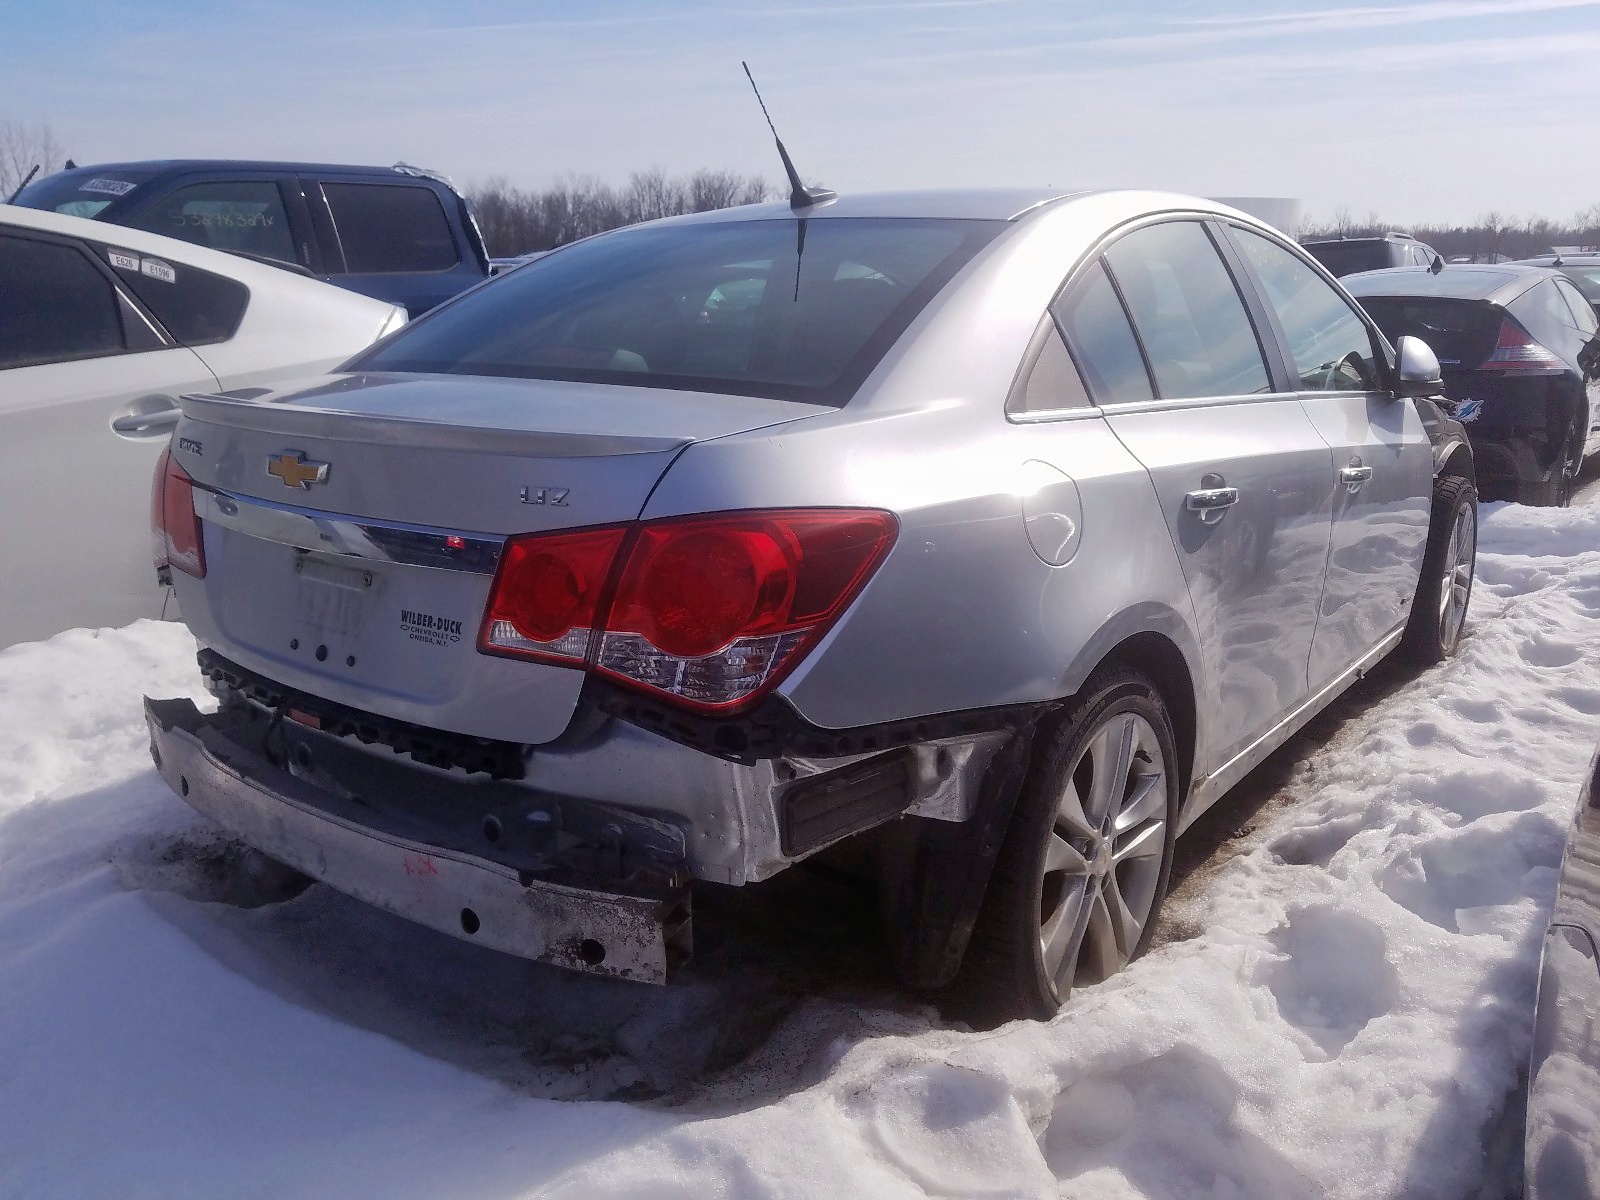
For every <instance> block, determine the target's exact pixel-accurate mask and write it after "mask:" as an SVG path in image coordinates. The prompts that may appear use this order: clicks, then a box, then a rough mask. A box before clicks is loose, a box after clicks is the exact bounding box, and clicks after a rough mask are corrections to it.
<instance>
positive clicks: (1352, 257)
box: [1301, 242, 1395, 275]
mask: <svg viewBox="0 0 1600 1200" xmlns="http://www.w3.org/2000/svg"><path fill="white" fill-rule="evenodd" d="M1301 249H1303V250H1304V251H1305V252H1306V253H1307V254H1309V255H1311V257H1312V258H1314V259H1316V260H1317V261H1318V262H1319V263H1321V264H1322V265H1323V266H1325V267H1327V268H1328V271H1329V272H1330V273H1331V274H1333V275H1353V274H1355V273H1356V272H1357V271H1378V270H1382V269H1383V268H1384V267H1392V266H1394V265H1395V264H1394V260H1393V259H1392V258H1391V257H1390V254H1389V243H1388V242H1310V243H1308V244H1307V245H1305V246H1303V247H1301Z"/></svg>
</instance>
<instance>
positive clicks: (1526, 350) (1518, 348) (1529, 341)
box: [1483, 317, 1567, 371]
mask: <svg viewBox="0 0 1600 1200" xmlns="http://www.w3.org/2000/svg"><path fill="white" fill-rule="evenodd" d="M1483 365H1484V366H1485V367H1492V368H1494V369H1496V370H1501V371H1506V370H1512V371H1515V370H1522V371H1543V370H1548V369H1550V368H1551V367H1564V366H1566V365H1567V364H1566V363H1564V362H1562V361H1561V358H1560V356H1559V355H1557V354H1555V353H1553V352H1551V351H1550V350H1548V349H1546V348H1545V347H1544V346H1541V345H1540V344H1539V343H1538V342H1536V341H1534V340H1533V335H1532V334H1530V333H1529V332H1528V331H1527V330H1526V329H1524V328H1523V327H1522V326H1521V325H1519V324H1517V322H1516V321H1514V320H1512V319H1511V318H1510V317H1505V318H1504V319H1502V320H1501V322H1500V336H1499V338H1498V339H1496V341H1495V346H1494V353H1493V354H1491V355H1489V357H1488V358H1486V359H1484V360H1483Z"/></svg>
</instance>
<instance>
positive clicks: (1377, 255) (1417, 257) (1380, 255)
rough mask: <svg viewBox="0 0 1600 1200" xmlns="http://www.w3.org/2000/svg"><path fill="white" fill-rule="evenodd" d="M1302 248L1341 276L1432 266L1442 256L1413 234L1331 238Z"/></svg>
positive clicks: (1301, 244) (1303, 245)
mask: <svg viewBox="0 0 1600 1200" xmlns="http://www.w3.org/2000/svg"><path fill="white" fill-rule="evenodd" d="M1300 248H1301V249H1302V250H1304V251H1305V252H1306V253H1307V254H1309V255H1311V257H1312V258H1314V259H1316V260H1317V261H1318V262H1319V263H1321V264H1322V265H1323V266H1325V267H1327V268H1328V273H1329V274H1331V275H1338V276H1340V277H1341V278H1342V277H1343V276H1345V275H1354V274H1355V273H1356V272H1357V271H1381V270H1383V269H1384V268H1386V267H1431V266H1433V264H1434V260H1435V259H1437V258H1438V257H1439V256H1438V254H1437V253H1435V252H1434V249H1433V247H1432V246H1429V245H1427V244H1426V243H1424V242H1419V241H1417V239H1416V238H1414V237H1412V236H1411V235H1410V234H1409V233H1385V234H1383V235H1381V236H1379V237H1356V238H1328V239H1325V240H1323V241H1316V242H1301V243H1300Z"/></svg>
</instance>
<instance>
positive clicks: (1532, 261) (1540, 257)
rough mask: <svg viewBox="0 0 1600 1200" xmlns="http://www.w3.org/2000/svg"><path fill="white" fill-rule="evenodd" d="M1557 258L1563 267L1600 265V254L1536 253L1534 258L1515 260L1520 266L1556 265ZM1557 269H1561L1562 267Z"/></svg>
mask: <svg viewBox="0 0 1600 1200" xmlns="http://www.w3.org/2000/svg"><path fill="white" fill-rule="evenodd" d="M1557 258H1559V259H1560V260H1561V266H1563V267H1600V254H1535V255H1534V256H1533V257H1532V258H1519V259H1516V260H1515V261H1516V263H1517V265H1518V266H1529V267H1549V266H1554V265H1555V260H1556V259H1557ZM1556 269H1557V270H1560V267H1557V268H1556Z"/></svg>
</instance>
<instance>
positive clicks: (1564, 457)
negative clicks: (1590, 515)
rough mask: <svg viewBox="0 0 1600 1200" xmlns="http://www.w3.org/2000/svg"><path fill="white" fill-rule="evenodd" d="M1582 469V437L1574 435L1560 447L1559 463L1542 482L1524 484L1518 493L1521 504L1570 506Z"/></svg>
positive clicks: (1546, 506) (1553, 506)
mask: <svg viewBox="0 0 1600 1200" xmlns="http://www.w3.org/2000/svg"><path fill="white" fill-rule="evenodd" d="M1582 470H1583V439H1582V438H1579V437H1576V436H1574V437H1573V438H1571V439H1569V440H1568V442H1567V444H1566V445H1565V446H1564V447H1562V451H1561V465H1560V466H1559V467H1557V468H1556V470H1555V471H1554V472H1552V473H1551V475H1550V478H1549V479H1546V480H1544V481H1543V482H1542V483H1529V484H1524V485H1523V486H1522V488H1521V489H1520V491H1519V493H1518V498H1519V499H1520V500H1521V502H1522V503H1523V504H1529V505H1537V506H1538V507H1540V508H1570V507H1571V506H1572V493H1573V492H1574V491H1575V490H1576V489H1577V480H1578V472H1580V471H1582Z"/></svg>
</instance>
